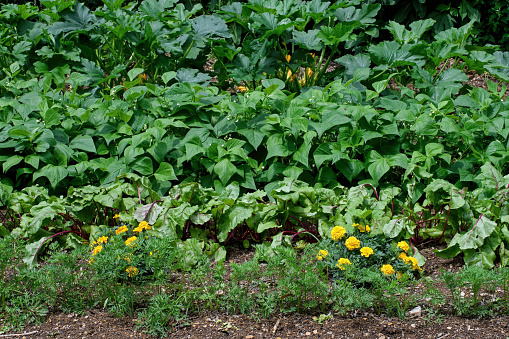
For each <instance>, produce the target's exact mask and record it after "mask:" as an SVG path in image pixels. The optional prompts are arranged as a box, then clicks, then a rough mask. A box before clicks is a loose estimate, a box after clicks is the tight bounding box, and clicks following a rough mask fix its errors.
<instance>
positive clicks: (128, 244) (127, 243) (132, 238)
mask: <svg viewBox="0 0 509 339" xmlns="http://www.w3.org/2000/svg"><path fill="white" fill-rule="evenodd" d="M136 239H138V238H136V237H135V236H132V237H130V238H128V239H127V240H126V241H125V245H126V246H134V242H135V241H136Z"/></svg>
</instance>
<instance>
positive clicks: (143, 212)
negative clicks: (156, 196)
mask: <svg viewBox="0 0 509 339" xmlns="http://www.w3.org/2000/svg"><path fill="white" fill-rule="evenodd" d="M163 210H164V208H163V207H161V206H159V205H158V204H157V203H152V204H146V205H142V206H139V207H138V208H137V209H136V211H135V212H134V218H135V219H136V220H137V221H138V222H142V221H144V220H145V221H146V222H148V223H149V224H150V225H153V224H155V222H156V220H157V218H158V217H159V214H161V212H162V211H163Z"/></svg>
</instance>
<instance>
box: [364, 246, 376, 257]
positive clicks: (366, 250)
mask: <svg viewBox="0 0 509 339" xmlns="http://www.w3.org/2000/svg"><path fill="white" fill-rule="evenodd" d="M374 253H375V252H373V249H372V248H371V247H363V248H361V255H362V256H363V257H366V258H369V256H370V255H372V254H374Z"/></svg>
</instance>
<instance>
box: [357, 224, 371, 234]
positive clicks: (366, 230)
mask: <svg viewBox="0 0 509 339" xmlns="http://www.w3.org/2000/svg"><path fill="white" fill-rule="evenodd" d="M357 229H358V230H359V232H361V233H364V232H369V225H366V226H362V225H361V224H357Z"/></svg>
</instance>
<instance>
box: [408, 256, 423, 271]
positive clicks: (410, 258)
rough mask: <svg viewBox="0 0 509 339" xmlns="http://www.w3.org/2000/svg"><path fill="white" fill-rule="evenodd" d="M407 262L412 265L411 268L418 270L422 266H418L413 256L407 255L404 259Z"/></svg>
mask: <svg viewBox="0 0 509 339" xmlns="http://www.w3.org/2000/svg"><path fill="white" fill-rule="evenodd" d="M405 262H406V263H407V264H409V265H412V269H413V270H419V271H421V270H422V268H420V267H419V264H418V263H417V259H415V258H414V257H408V260H406V261H405Z"/></svg>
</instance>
